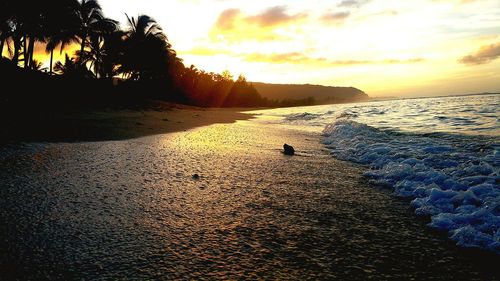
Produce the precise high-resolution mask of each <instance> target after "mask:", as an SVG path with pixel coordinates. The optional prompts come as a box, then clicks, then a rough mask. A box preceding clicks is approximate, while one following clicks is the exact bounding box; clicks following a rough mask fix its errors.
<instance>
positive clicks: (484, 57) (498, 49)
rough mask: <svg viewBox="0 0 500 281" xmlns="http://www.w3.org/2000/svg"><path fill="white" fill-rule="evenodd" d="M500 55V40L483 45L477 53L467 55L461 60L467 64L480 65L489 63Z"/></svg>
mask: <svg viewBox="0 0 500 281" xmlns="http://www.w3.org/2000/svg"><path fill="white" fill-rule="evenodd" d="M499 57H500V42H498V43H495V44H491V45H486V46H482V47H481V48H480V49H479V51H477V52H476V53H475V54H471V55H468V56H465V57H463V58H461V59H460V60H459V62H460V63H463V64H467V65H478V64H485V63H489V62H491V61H493V60H495V59H497V58H499Z"/></svg>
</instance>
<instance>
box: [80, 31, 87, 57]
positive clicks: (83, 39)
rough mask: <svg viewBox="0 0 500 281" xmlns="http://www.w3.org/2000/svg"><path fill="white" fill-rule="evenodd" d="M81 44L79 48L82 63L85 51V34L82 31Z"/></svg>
mask: <svg viewBox="0 0 500 281" xmlns="http://www.w3.org/2000/svg"><path fill="white" fill-rule="evenodd" d="M81 37H82V38H81V39H82V45H81V49H80V63H81V64H83V62H84V61H85V60H84V52H85V41H87V34H85V33H83V34H82V36H81Z"/></svg>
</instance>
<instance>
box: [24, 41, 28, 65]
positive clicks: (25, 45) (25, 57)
mask: <svg viewBox="0 0 500 281" xmlns="http://www.w3.org/2000/svg"><path fill="white" fill-rule="evenodd" d="M27 40H28V36H26V34H24V36H23V60H24V68H28V58H27V54H28V50H27V44H26V43H27V42H26V41H27Z"/></svg>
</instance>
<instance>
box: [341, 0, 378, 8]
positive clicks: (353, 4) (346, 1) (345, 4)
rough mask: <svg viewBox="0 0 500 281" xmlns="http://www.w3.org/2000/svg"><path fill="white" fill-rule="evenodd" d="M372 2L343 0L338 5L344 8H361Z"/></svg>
mask: <svg viewBox="0 0 500 281" xmlns="http://www.w3.org/2000/svg"><path fill="white" fill-rule="evenodd" d="M368 2H370V0H343V1H342V2H340V3H339V4H338V5H337V6H338V7H342V8H359V7H361V6H363V5H365V4H367V3H368Z"/></svg>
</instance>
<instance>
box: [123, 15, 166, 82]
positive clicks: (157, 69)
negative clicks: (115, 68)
mask: <svg viewBox="0 0 500 281" xmlns="http://www.w3.org/2000/svg"><path fill="white" fill-rule="evenodd" d="M127 20H128V29H127V30H126V31H125V34H126V35H125V42H124V43H125V45H124V56H123V61H122V65H121V68H120V71H121V72H122V73H124V74H125V75H126V77H128V78H129V79H131V80H145V79H161V78H165V77H166V76H167V75H168V70H169V60H170V55H171V53H170V48H171V45H170V43H168V40H167V36H166V35H165V34H164V33H163V30H162V28H161V27H160V26H159V25H158V23H157V22H156V21H155V20H154V19H153V18H151V17H149V16H146V15H140V16H138V17H137V18H134V17H129V16H128V15H127Z"/></svg>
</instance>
